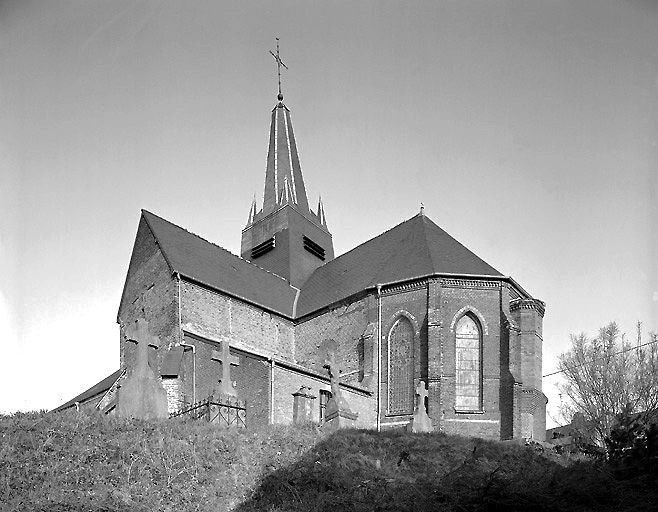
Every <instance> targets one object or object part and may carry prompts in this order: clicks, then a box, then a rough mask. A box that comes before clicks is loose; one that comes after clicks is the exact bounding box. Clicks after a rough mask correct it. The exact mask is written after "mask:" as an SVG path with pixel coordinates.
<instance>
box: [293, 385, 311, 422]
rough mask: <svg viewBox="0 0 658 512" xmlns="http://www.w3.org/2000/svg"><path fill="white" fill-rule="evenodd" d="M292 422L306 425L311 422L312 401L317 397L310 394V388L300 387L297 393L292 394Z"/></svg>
mask: <svg viewBox="0 0 658 512" xmlns="http://www.w3.org/2000/svg"><path fill="white" fill-rule="evenodd" d="M292 396H293V407H292V421H293V423H308V422H309V421H313V416H312V414H313V405H312V404H313V400H315V399H316V398H317V397H316V396H314V395H312V394H311V388H309V387H308V386H302V387H301V388H299V391H297V392H296V393H293V394H292Z"/></svg>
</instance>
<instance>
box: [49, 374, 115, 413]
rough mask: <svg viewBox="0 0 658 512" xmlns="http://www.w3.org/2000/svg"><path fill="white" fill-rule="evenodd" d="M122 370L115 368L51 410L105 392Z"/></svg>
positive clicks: (70, 405)
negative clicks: (98, 380) (86, 388)
mask: <svg viewBox="0 0 658 512" xmlns="http://www.w3.org/2000/svg"><path fill="white" fill-rule="evenodd" d="M122 372H123V370H117V371H116V372H114V373H112V374H111V375H108V376H107V377H105V378H104V379H103V380H102V381H100V382H97V383H96V384H94V385H93V386H92V387H90V388H89V389H88V390H87V391H83V392H82V393H80V394H79V395H78V396H76V397H75V398H72V399H71V400H69V401H68V402H66V403H65V404H62V405H60V406H59V407H58V408H57V409H53V412H58V411H63V410H64V409H68V408H69V407H73V406H74V405H75V403H76V402H80V403H82V402H84V401H86V400H89V399H90V398H93V397H95V396H97V395H100V394H101V393H105V392H106V391H107V390H108V389H110V388H111V387H112V384H114V383H115V382H116V381H117V379H118V378H119V377H120V376H121V373H122Z"/></svg>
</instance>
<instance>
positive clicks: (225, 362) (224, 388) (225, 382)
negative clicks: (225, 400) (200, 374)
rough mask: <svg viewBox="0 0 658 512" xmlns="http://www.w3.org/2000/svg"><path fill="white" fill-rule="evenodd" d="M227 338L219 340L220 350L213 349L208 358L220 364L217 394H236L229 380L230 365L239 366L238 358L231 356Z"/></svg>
mask: <svg viewBox="0 0 658 512" xmlns="http://www.w3.org/2000/svg"><path fill="white" fill-rule="evenodd" d="M230 348H231V347H230V346H229V343H228V341H227V340H225V341H222V342H221V351H219V350H213V351H212V355H211V356H210V359H212V360H213V361H217V362H218V363H221V365H222V378H221V379H220V380H219V394H220V395H230V396H236V393H235V388H234V387H233V381H232V380H231V366H240V358H239V357H238V356H232V355H231V352H230Z"/></svg>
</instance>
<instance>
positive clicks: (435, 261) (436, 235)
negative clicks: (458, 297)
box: [142, 210, 505, 318]
mask: <svg viewBox="0 0 658 512" xmlns="http://www.w3.org/2000/svg"><path fill="white" fill-rule="evenodd" d="M142 215H143V216H144V218H145V220H146V222H147V224H148V225H149V227H150V229H151V231H152V232H153V234H154V236H155V238H156V240H157V242H158V244H159V246H160V248H161V250H162V252H163V254H164V257H165V258H166V259H167V262H168V263H169V265H170V267H171V269H172V272H179V273H180V274H181V276H183V277H184V278H188V279H190V280H192V281H196V282H199V283H201V284H204V285H206V286H209V287H211V288H213V289H216V290H218V291H222V292H225V293H228V294H230V295H232V296H234V297H237V298H240V299H243V300H245V301H247V302H250V303H253V304H256V305H258V306H262V307H264V308H266V309H268V310H270V311H273V312H275V313H279V314H281V315H283V316H285V317H288V318H299V317H302V316H304V315H307V314H309V313H312V312H314V311H316V310H318V309H321V308H323V307H325V306H328V305H329V304H332V303H334V302H336V301H339V300H341V299H344V298H346V297H349V296H351V295H354V294H356V293H358V292H360V291H363V290H366V289H370V288H374V287H375V286H376V285H377V284H386V283H391V282H397V281H404V280H411V279H416V278H420V277H424V276H428V275H434V274H444V275H445V274H453V275H473V276H485V277H492V278H505V276H504V275H503V274H501V273H500V272H499V271H498V270H496V269H495V268H493V267H492V266H491V265H489V264H488V263H486V262H485V261H484V260H482V259H481V258H479V257H478V256H476V255H475V254H474V253H473V252H471V251H470V250H469V249H467V248H466V247H464V246H463V245H462V244H461V243H459V242H458V241H457V240H455V239H454V238H453V237H451V236H450V235H449V234H448V233H446V232H445V231H444V230H443V229H441V228H440V227H439V226H437V225H436V224H435V223H434V222H432V221H431V220H430V219H429V218H428V217H427V216H425V215H423V214H418V215H415V216H414V217H412V218H410V219H408V220H406V221H405V222H402V223H401V224H398V225H397V226H395V227H393V228H391V229H390V230H388V231H386V232H384V233H382V234H381V235H379V236H376V237H375V238H372V239H370V240H368V241H367V242H364V243H363V244H361V245H359V246H358V247H356V248H354V249H352V250H351V251H349V252H347V253H345V254H343V255H341V256H339V257H337V258H335V259H334V260H332V261H329V262H327V263H326V264H325V265H323V266H321V267H319V268H318V269H316V270H315V271H314V272H313V274H311V276H310V277H309V279H308V280H307V281H306V282H305V283H304V285H303V286H302V288H301V290H300V293H299V297H298V300H297V306H296V308H295V297H296V294H297V290H296V289H295V288H293V287H292V286H290V285H289V284H288V282H287V281H286V280H285V279H283V278H282V277H279V276H277V275H276V274H274V273H272V272H269V271H267V270H264V269H262V268H260V267H259V266H257V265H254V264H253V263H250V262H249V261H247V260H245V259H242V258H240V257H239V256H236V255H235V254H232V253H231V252H229V251H227V250H226V249H223V248H221V247H219V246H218V245H215V244H213V243H211V242H208V241H207V240H205V239H203V238H201V237H200V236H198V235H195V234H193V233H190V232H189V231H186V230H185V229H183V228H181V227H179V226H177V225H175V224H172V223H171V222H169V221H167V220H165V219H163V218H161V217H158V216H157V215H154V214H153V213H151V212H148V211H146V210H142Z"/></svg>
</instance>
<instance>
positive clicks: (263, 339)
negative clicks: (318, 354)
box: [181, 279, 295, 361]
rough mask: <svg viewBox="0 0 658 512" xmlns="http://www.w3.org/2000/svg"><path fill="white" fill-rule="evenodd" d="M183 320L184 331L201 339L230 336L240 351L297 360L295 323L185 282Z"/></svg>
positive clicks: (182, 299) (182, 282) (233, 344)
mask: <svg viewBox="0 0 658 512" xmlns="http://www.w3.org/2000/svg"><path fill="white" fill-rule="evenodd" d="M181 318H182V325H183V329H185V330H188V331H190V332H194V333H197V334H199V335H200V336H203V337H206V338H209V339H217V340H218V339H220V338H222V337H228V338H229V339H230V344H231V346H232V347H235V348H237V349H243V350H246V351H249V352H256V353H262V354H267V355H272V354H273V355H276V356H277V357H280V358H283V359H287V360H290V361H293V360H294V357H295V344H294V341H295V340H294V328H293V325H292V322H290V321H289V320H286V319H283V318H281V317H279V316H277V315H275V314H272V313H268V312H266V311H264V310H262V309H259V308H257V307H255V306H252V305H250V304H247V303H245V302H242V301H240V300H239V299H234V298H231V297H228V296H226V295H223V294H221V293H218V292H215V291H212V290H208V289H206V288H203V287H201V286H199V285H197V284H194V283H188V282H186V281H185V280H184V279H183V280H182V281H181Z"/></svg>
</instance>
